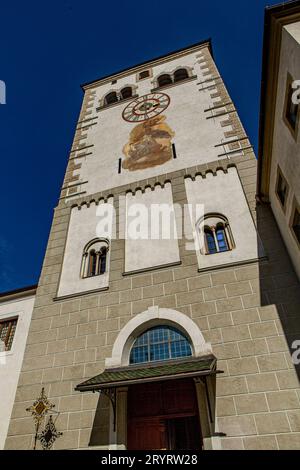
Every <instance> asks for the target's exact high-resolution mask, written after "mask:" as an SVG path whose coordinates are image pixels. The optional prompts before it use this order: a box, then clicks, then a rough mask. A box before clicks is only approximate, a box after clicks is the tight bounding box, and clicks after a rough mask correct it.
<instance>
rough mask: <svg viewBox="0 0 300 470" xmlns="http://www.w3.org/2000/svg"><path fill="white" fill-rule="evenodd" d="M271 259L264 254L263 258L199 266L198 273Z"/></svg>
mask: <svg viewBox="0 0 300 470" xmlns="http://www.w3.org/2000/svg"><path fill="white" fill-rule="evenodd" d="M267 261H269V258H268V257H267V256H262V257H261V258H255V259H250V260H246V261H236V262H235V263H228V264H220V265H217V266H209V267H208V268H199V269H198V273H205V272H209V271H217V270H220V269H227V268H234V267H237V266H245V265H247V264H255V263H262V262H267Z"/></svg>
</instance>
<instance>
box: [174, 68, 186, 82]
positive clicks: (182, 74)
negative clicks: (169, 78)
mask: <svg viewBox="0 0 300 470" xmlns="http://www.w3.org/2000/svg"><path fill="white" fill-rule="evenodd" d="M187 78H189V74H188V71H187V70H186V69H178V70H176V72H175V73H174V83H176V82H181V81H182V80H186V79H187Z"/></svg>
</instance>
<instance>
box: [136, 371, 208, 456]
mask: <svg viewBox="0 0 300 470" xmlns="http://www.w3.org/2000/svg"><path fill="white" fill-rule="evenodd" d="M127 419H128V426H127V449H128V450H178V449H186V450H193V449H194V450H198V449H201V442H202V438H201V430H200V425H199V416H198V406H197V397H196V391H195V384H194V382H193V380H175V381H170V382H156V383H150V384H144V385H136V386H131V387H129V390H128V408H127Z"/></svg>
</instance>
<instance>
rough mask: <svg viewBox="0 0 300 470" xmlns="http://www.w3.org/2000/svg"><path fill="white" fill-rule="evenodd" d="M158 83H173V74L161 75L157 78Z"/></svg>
mask: <svg viewBox="0 0 300 470" xmlns="http://www.w3.org/2000/svg"><path fill="white" fill-rule="evenodd" d="M157 83H158V86H159V87H163V86H167V85H171V84H172V83H173V80H172V77H171V75H168V74H167V73H165V74H163V75H161V76H160V77H158V79H157Z"/></svg>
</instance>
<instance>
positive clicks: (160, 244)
mask: <svg viewBox="0 0 300 470" xmlns="http://www.w3.org/2000/svg"><path fill="white" fill-rule="evenodd" d="M158 205H161V208H162V209H163V208H165V209H166V211H167V212H166V214H167V213H168V211H170V219H169V220H170V223H171V230H170V239H166V238H167V237H168V236H169V234H168V233H164V231H163V228H164V224H165V227H166V229H167V230H168V228H169V227H170V225H169V223H168V219H167V215H166V217H164V222H162V218H161V223H160V226H158V223H156V220H155V215H154V214H155V213H156V214H157V210H158ZM139 207H140V208H141V209H143V208H145V215H146V217H145V218H142V217H140V214H141V213H140V212H139V210H140V209H139ZM135 209H136V210H138V212H136V214H137V218H136V222H137V223H138V224H139V221H140V226H141V231H140V235H138V237H136V235H135V230H133V231H132V232H131V231H130V225H131V221H134V212H135ZM151 211H152V216H154V218H153V219H152V218H151ZM130 213H131V217H129V218H128V215H129V214H130ZM126 220H127V222H128V223H127V230H126V242H125V272H130V271H137V270H141V269H146V268H152V267H155V266H161V265H164V264H170V263H176V262H178V261H180V256H179V248H178V240H177V229H176V219H175V212H174V209H173V197H172V188H171V184H170V183H167V184H166V185H165V187H164V188H161V187H160V186H156V187H155V190H154V191H151V189H150V188H149V189H146V191H145V193H142V191H136V194H135V195H134V196H133V195H132V194H131V193H129V194H127V195H126ZM151 220H152V221H153V223H152V227H153V226H155V228H156V229H157V230H158V232H157V234H154V233H153V232H152V233H151ZM157 220H159V219H157ZM135 225H136V224H135ZM135 225H134V226H135ZM172 227H173V228H172ZM152 234H153V235H155V237H156V239H152V238H151V237H152ZM145 237H148V239H136V238H145Z"/></svg>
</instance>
